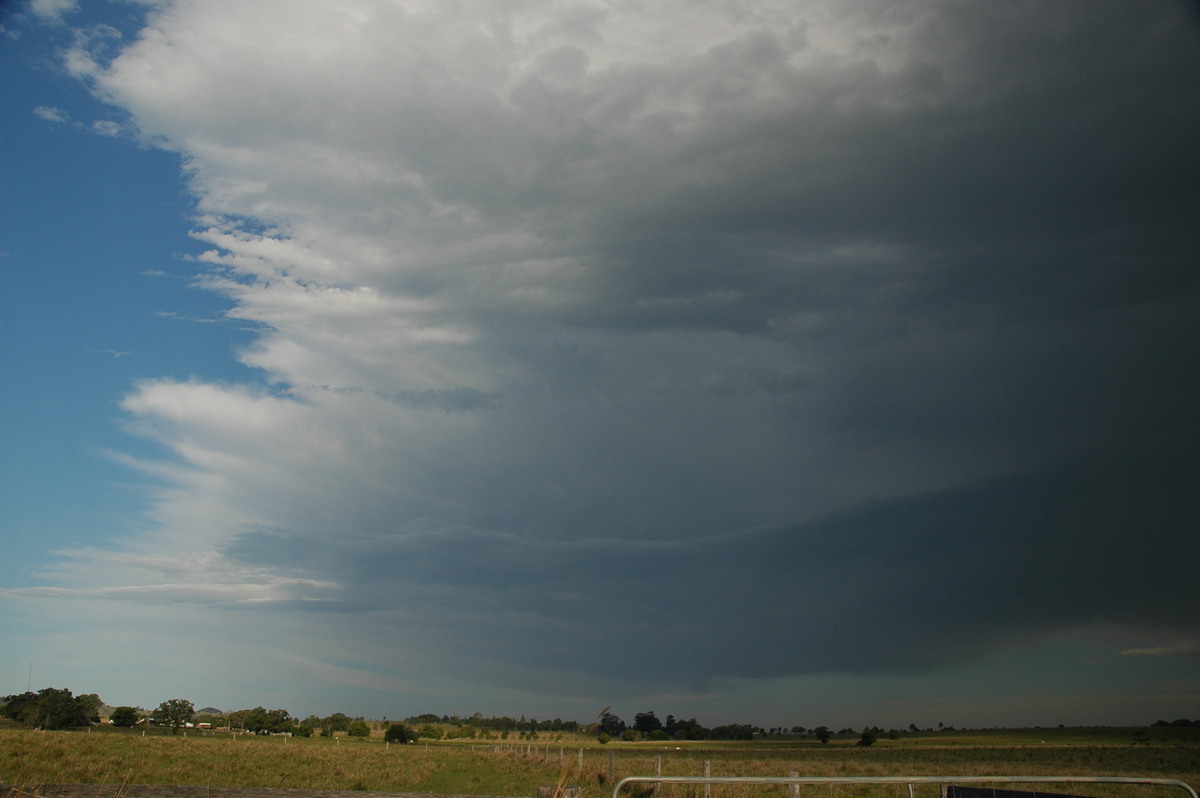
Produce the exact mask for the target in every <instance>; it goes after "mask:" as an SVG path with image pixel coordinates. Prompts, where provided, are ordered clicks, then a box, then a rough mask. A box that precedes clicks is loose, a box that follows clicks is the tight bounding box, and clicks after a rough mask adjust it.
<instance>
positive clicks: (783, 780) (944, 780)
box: [612, 776, 1200, 798]
mask: <svg viewBox="0 0 1200 798" xmlns="http://www.w3.org/2000/svg"><path fill="white" fill-rule="evenodd" d="M627 784H831V785H832V784H907V785H909V787H910V789H911V786H912V785H913V784H1149V785H1158V786H1160V787H1178V788H1179V789H1181V790H1183V791H1184V792H1186V793H1187V794H1188V796H1189V798H1200V796H1197V795H1196V791H1195V790H1194V789H1192V788H1191V786H1189V785H1188V784H1187V783H1186V782H1182V781H1180V780H1179V779H1151V778H1139V777H1132V776H861V777H859V776H626V777H625V778H623V779H621V780H620V781H618V782H617V783H616V785H614V786H613V792H612V798H620V796H619V793H620V792H621V789H622V788H623V787H625V785H627Z"/></svg>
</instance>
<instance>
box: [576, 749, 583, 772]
mask: <svg viewBox="0 0 1200 798" xmlns="http://www.w3.org/2000/svg"><path fill="white" fill-rule="evenodd" d="M575 775H576V776H582V775H583V749H582V748H580V749H579V765H578V767H576V768H575Z"/></svg>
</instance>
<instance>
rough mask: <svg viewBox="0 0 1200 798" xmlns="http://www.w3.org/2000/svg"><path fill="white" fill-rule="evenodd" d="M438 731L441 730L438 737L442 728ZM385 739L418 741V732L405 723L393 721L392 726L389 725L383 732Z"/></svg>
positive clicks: (399, 741)
mask: <svg viewBox="0 0 1200 798" xmlns="http://www.w3.org/2000/svg"><path fill="white" fill-rule="evenodd" d="M426 725H428V724H426ZM433 728H435V729H436V728H437V727H436V726H435V727H433ZM422 731H424V728H422ZM437 731H438V732H439V735H438V737H440V736H441V735H440V732H441V729H437ZM383 739H384V740H386V741H387V742H389V743H411V742H416V739H417V733H416V732H414V731H413V730H412V729H410V728H408V727H407V726H405V725H404V724H403V723H393V724H392V725H391V726H388V730H387V731H386V732H384V733H383ZM434 739H437V738H434Z"/></svg>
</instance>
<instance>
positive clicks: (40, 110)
mask: <svg viewBox="0 0 1200 798" xmlns="http://www.w3.org/2000/svg"><path fill="white" fill-rule="evenodd" d="M33 112H34V113H35V114H36V115H37V116H38V117H40V118H42V119H45V120H46V121H47V122H54V123H57V124H63V123H65V122H68V121H70V119H71V117H70V115H69V114H67V112H66V111H64V110H63V109H61V108H54V107H52V106H48V105H39V106H37V107H36V108H34V109H33Z"/></svg>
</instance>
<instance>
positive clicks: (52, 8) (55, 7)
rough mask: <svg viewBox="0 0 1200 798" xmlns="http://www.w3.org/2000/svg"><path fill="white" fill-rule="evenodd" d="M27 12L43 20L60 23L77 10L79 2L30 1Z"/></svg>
mask: <svg viewBox="0 0 1200 798" xmlns="http://www.w3.org/2000/svg"><path fill="white" fill-rule="evenodd" d="M29 10H30V11H32V12H33V13H34V14H35V15H36V16H38V17H41V18H42V19H43V20H47V21H50V22H61V21H62V18H63V17H64V16H66V15H67V14H71V13H74V12H76V11H78V10H79V0H30V2H29Z"/></svg>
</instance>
